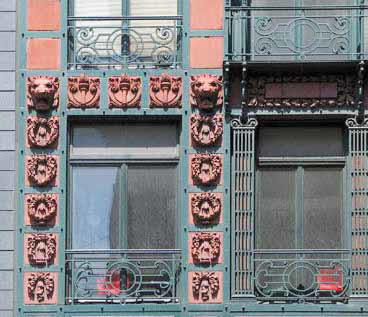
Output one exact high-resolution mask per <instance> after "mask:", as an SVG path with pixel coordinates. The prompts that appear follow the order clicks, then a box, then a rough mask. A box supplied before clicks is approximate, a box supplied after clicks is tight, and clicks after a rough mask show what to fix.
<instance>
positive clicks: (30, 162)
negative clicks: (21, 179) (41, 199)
mask: <svg viewBox="0 0 368 317" xmlns="http://www.w3.org/2000/svg"><path fill="white" fill-rule="evenodd" d="M26 165H27V166H26V170H27V179H28V181H29V184H30V185H33V186H49V185H54V183H55V181H56V176H57V167H58V166H57V165H58V163H57V159H56V157H54V156H51V155H44V154H39V155H32V156H28V157H27V160H26Z"/></svg>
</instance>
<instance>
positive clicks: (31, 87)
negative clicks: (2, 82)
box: [27, 76, 59, 111]
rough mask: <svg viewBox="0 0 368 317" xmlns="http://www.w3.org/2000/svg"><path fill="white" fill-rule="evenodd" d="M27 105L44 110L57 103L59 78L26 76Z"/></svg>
mask: <svg viewBox="0 0 368 317" xmlns="http://www.w3.org/2000/svg"><path fill="white" fill-rule="evenodd" d="M27 98H28V107H30V108H35V109H36V110H40V111H46V110H50V109H51V108H52V107H57V106H58V104H59V79H58V78H56V77H48V76H40V77H29V78H28V96H27Z"/></svg>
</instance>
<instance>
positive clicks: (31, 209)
mask: <svg viewBox="0 0 368 317" xmlns="http://www.w3.org/2000/svg"><path fill="white" fill-rule="evenodd" d="M25 197H26V198H25V204H26V205H25V207H26V221H25V222H26V225H33V226H48V225H54V224H55V222H56V216H57V208H58V197H57V194H27V195H26V196H25Z"/></svg>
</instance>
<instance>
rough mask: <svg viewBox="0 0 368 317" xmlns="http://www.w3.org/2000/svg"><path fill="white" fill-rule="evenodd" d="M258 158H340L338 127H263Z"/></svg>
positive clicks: (340, 137) (341, 138)
mask: <svg viewBox="0 0 368 317" xmlns="http://www.w3.org/2000/svg"><path fill="white" fill-rule="evenodd" d="M259 139H260V142H259V150H258V151H259V156H268V157H278V156H294V157H304V156H307V157H312V156H342V155H344V151H343V143H342V140H343V131H342V129H341V128H338V127H265V128H261V129H260V131H259Z"/></svg>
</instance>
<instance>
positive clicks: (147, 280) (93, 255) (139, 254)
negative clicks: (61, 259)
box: [66, 249, 180, 304]
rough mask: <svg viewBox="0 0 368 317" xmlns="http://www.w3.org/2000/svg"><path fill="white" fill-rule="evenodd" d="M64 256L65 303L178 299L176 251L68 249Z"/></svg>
mask: <svg viewBox="0 0 368 317" xmlns="http://www.w3.org/2000/svg"><path fill="white" fill-rule="evenodd" d="M66 257H67V258H66V267H67V276H68V278H67V290H68V294H67V297H66V302H67V303H74V304H78V303H99V302H100V303H101V302H102V303H120V304H128V303H160V302H161V303H170V302H171V303H175V302H179V301H180V298H179V296H178V278H179V270H180V250H118V249H116V250H70V251H66Z"/></svg>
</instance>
